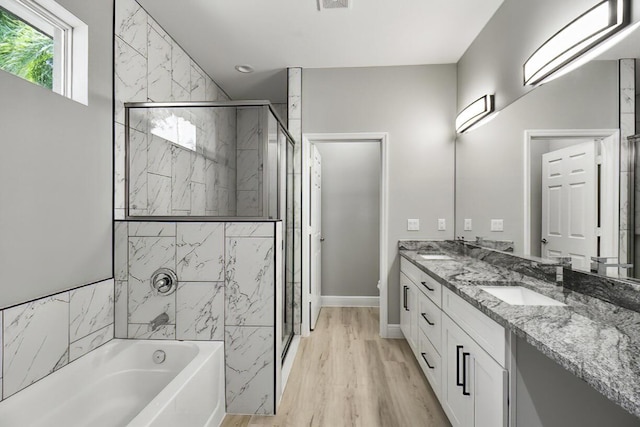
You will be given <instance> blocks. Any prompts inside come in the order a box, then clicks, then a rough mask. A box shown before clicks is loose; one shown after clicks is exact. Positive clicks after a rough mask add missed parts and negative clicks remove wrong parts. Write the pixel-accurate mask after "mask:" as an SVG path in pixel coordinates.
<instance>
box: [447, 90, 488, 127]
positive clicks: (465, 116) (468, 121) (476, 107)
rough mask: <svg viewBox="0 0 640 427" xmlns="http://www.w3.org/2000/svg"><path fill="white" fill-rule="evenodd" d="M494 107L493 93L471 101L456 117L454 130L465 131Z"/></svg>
mask: <svg viewBox="0 0 640 427" xmlns="http://www.w3.org/2000/svg"><path fill="white" fill-rule="evenodd" d="M494 108H495V106H494V99H493V95H485V96H483V97H482V98H480V99H478V100H476V101H473V102H472V103H471V104H469V105H468V106H467V107H466V108H465V109H464V110H462V111H461V112H460V114H458V117H456V132H458V133H463V132H466V131H467V130H469V129H470V128H471V127H472V126H473V125H476V124H478V122H480V121H481V120H482V119H484V118H485V117H487V116H488V115H489V114H491V113H493V110H494Z"/></svg>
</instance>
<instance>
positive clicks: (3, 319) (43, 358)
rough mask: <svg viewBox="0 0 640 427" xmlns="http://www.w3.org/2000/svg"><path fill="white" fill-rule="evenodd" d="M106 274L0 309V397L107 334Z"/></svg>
mask: <svg viewBox="0 0 640 427" xmlns="http://www.w3.org/2000/svg"><path fill="white" fill-rule="evenodd" d="M113 318H114V283H113V280H112V279H109V280H105V281H102V282H98V283H94V284H91V285H86V286H82V287H79V288H76V289H73V290H70V291H66V292H61V293H58V294H55V295H50V296H47V297H44V298H40V299H38V300H34V301H30V302H27V303H24V304H20V305H17V306H14V307H10V308H6V309H4V310H0V342H2V346H1V347H0V366H1V367H2V369H1V370H0V400H2V399H3V398H4V399H6V398H8V397H10V396H12V395H14V394H15V393H17V392H19V391H21V390H23V389H24V388H26V387H28V386H30V385H31V384H33V383H35V382H36V381H38V380H40V379H42V378H44V377H46V376H47V375H49V374H51V373H53V372H54V371H57V370H58V369H60V368H62V367H64V366H66V365H67V364H69V363H71V362H73V361H74V360H76V359H78V358H79V357H81V356H83V355H85V354H86V353H88V352H90V351H91V350H94V349H96V348H97V347H99V346H101V345H102V344H105V343H106V342H108V341H110V340H111V339H113V335H114V324H113Z"/></svg>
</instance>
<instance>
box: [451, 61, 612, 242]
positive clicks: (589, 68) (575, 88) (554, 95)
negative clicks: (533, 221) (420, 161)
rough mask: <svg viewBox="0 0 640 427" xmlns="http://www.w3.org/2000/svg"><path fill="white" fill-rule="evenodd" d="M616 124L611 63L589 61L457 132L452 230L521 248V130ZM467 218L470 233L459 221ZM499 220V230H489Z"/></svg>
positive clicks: (522, 152) (467, 236) (522, 157)
mask: <svg viewBox="0 0 640 427" xmlns="http://www.w3.org/2000/svg"><path fill="white" fill-rule="evenodd" d="M615 128H618V65H617V61H595V62H591V63H589V64H587V65H585V66H583V67H582V68H580V69H578V70H575V71H574V72H573V73H571V74H568V75H566V76H564V77H561V78H559V79H558V80H555V81H553V82H551V83H548V84H546V85H544V86H541V87H539V88H538V89H536V90H535V91H533V92H530V93H529V94H527V95H526V96H524V97H522V98H520V99H519V100H518V101H517V102H514V103H513V104H512V105H510V106H509V107H508V108H506V109H504V110H503V111H501V112H500V114H499V115H498V116H497V117H496V118H495V119H494V120H492V121H491V122H489V123H487V124H485V125H484V126H482V127H480V128H478V129H476V130H474V131H471V132H469V133H466V134H463V135H461V136H459V138H458V141H457V148H456V230H458V232H457V233H456V234H458V235H463V236H464V237H465V239H474V238H475V236H481V237H485V238H490V239H498V240H513V241H514V242H515V252H516V253H522V252H523V249H524V248H523V234H524V197H525V195H524V191H523V190H524V174H523V170H524V169H523V162H524V148H523V147H524V131H525V130H526V129H615ZM465 218H471V219H472V220H473V230H472V231H466V232H465V231H462V230H463V229H464V219H465ZM491 219H504V232H492V231H490V220H491Z"/></svg>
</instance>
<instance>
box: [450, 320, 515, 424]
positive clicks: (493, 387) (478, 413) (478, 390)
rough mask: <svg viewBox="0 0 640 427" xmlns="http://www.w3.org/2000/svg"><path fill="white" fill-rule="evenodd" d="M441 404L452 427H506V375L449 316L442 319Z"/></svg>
mask: <svg viewBox="0 0 640 427" xmlns="http://www.w3.org/2000/svg"><path fill="white" fill-rule="evenodd" d="M442 340H443V349H444V355H443V358H444V360H443V365H444V371H443V379H442V389H441V398H440V403H441V404H442V407H443V409H444V411H445V412H446V414H447V416H448V417H449V421H451V424H452V425H453V426H461V427H462V426H475V427H499V426H506V425H507V413H508V411H507V387H508V384H507V380H508V376H507V371H506V370H505V369H504V368H503V367H502V366H500V365H499V364H498V362H496V361H495V360H494V359H493V358H492V357H491V356H489V354H488V353H487V352H486V351H484V350H483V349H482V347H480V346H479V345H478V344H477V343H476V342H475V341H474V340H473V339H471V337H469V335H468V334H467V333H466V332H464V331H463V330H462V329H461V328H460V327H459V326H458V325H457V324H456V323H455V322H454V321H453V320H451V319H450V318H449V317H448V316H444V317H443V322H442Z"/></svg>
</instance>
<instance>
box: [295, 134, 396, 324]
mask: <svg viewBox="0 0 640 427" xmlns="http://www.w3.org/2000/svg"><path fill="white" fill-rule="evenodd" d="M387 139H388V138H387V134H385V133H375V134H373V133H371V134H369V133H366V134H365V133H356V134H307V135H303V165H302V172H303V173H302V181H303V182H302V188H303V189H305V190H306V191H305V193H306V195H305V196H303V221H302V222H303V233H302V234H303V235H302V252H303V254H302V257H303V265H302V289H303V304H302V333H303V335H308V334H309V333H310V331H311V330H312V329H313V326H314V324H315V322H314V320H315V319H316V318H317V315H318V313H319V308H320V306H322V305H325V306H326V305H332V306H340V305H342V306H345V305H348V306H363V305H368V306H371V305H375V306H379V307H380V335H381V336H382V337H386V336H387V324H388V320H387V311H388V310H387V283H386V282H387V281H386V272H385V271H384V270H385V269H384V265H386V260H387V220H386V218H387V209H388V208H387V157H386V153H387V148H386V144H387ZM350 163H351V164H350ZM318 165H321V167H319V166H318ZM318 169H320V176H321V177H322V178H321V179H318ZM319 183H320V185H319ZM372 195H373V197H372ZM358 198H361V200H360V208H358V200H357V199H358ZM364 199H366V201H365V200H364ZM318 205H321V206H322V208H320V209H317V208H318V207H319V206H318ZM372 211H373V212H372ZM320 218H322V221H318V219H320ZM319 226H320V227H323V228H321V231H319V230H318V228H319ZM372 232H373V234H374V236H371V234H372ZM321 238H324V242H323V243H320V241H321ZM372 246H373V251H372V250H371V249H372V248H371V247H372ZM358 248H360V250H359V251H358ZM354 251H355V252H356V253H355V254H354ZM320 253H322V255H320ZM371 258H374V259H373V260H372V259H371ZM319 260H321V261H319ZM323 261H324V262H323ZM314 263H315V264H316V266H315V267H314ZM318 263H320V265H322V264H324V263H327V266H326V267H329V268H322V267H321V266H317V264H318ZM372 270H373V271H374V273H372ZM365 271H366V272H367V273H363V272H365ZM359 273H360V274H359ZM320 282H322V287H324V288H322V287H321V286H320V285H319V283H320Z"/></svg>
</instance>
